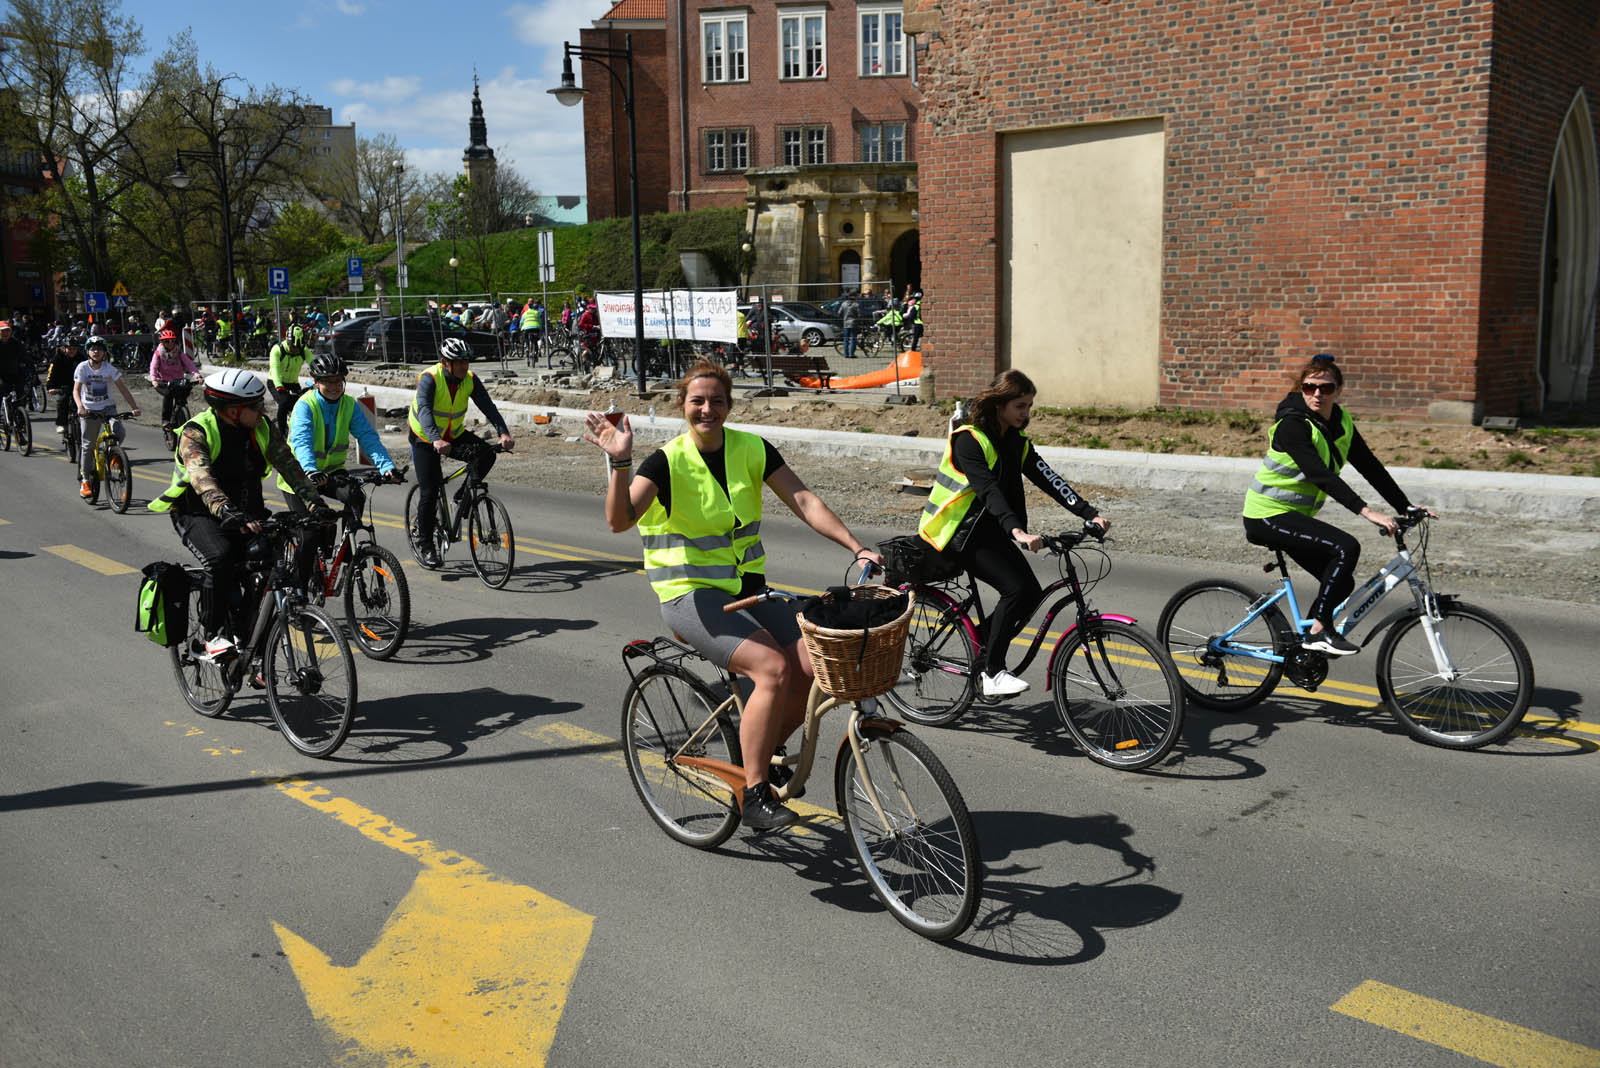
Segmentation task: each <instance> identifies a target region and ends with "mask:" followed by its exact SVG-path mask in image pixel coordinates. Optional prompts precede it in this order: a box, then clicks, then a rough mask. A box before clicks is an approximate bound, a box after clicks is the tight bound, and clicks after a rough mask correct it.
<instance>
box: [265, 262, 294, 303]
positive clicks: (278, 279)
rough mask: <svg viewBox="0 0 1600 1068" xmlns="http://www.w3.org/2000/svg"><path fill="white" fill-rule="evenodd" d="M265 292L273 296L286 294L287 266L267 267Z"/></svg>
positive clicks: (287, 281) (287, 289)
mask: <svg viewBox="0 0 1600 1068" xmlns="http://www.w3.org/2000/svg"><path fill="white" fill-rule="evenodd" d="M267 292H268V293H270V294H272V295H273V296H279V295H287V294H288V292H289V268H287V267H268V268H267Z"/></svg>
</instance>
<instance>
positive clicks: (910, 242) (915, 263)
mask: <svg viewBox="0 0 1600 1068" xmlns="http://www.w3.org/2000/svg"><path fill="white" fill-rule="evenodd" d="M889 277H890V278H891V279H892V280H893V282H894V294H895V296H897V297H903V296H905V292H906V287H907V286H910V287H911V288H912V289H921V288H922V238H921V236H919V234H918V232H917V231H916V230H907V231H906V232H905V233H903V234H901V235H900V236H899V237H898V238H896V239H895V242H894V247H893V248H892V249H890V250H889Z"/></svg>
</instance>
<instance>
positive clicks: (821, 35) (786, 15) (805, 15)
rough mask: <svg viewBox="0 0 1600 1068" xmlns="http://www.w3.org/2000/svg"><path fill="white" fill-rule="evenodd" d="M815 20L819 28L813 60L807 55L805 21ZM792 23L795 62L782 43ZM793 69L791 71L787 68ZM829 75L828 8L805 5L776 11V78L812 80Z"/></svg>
mask: <svg viewBox="0 0 1600 1068" xmlns="http://www.w3.org/2000/svg"><path fill="white" fill-rule="evenodd" d="M813 23H814V24H815V25H816V26H817V28H818V42H817V51H818V53H819V54H818V56H817V57H816V62H814V63H813V62H812V61H811V57H810V56H809V55H807V52H808V46H807V43H806V29H807V27H808V25H810V24H813ZM791 26H793V27H794V31H795V35H796V36H795V40H796V42H797V45H796V47H795V49H794V50H793V51H794V52H795V55H794V63H793V64H792V65H791V63H790V61H789V60H790V57H789V52H790V49H789V48H788V46H787V45H786V44H785V40H784V38H785V36H786V33H787V31H788V29H789V27H791ZM791 71H792V72H793V73H790V72H791ZM827 77H828V12H827V9H826V8H820V7H805V8H794V9H788V10H780V11H779V12H778V79H779V80H780V81H813V80H820V79H826V78H827Z"/></svg>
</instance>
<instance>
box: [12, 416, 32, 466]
mask: <svg viewBox="0 0 1600 1068" xmlns="http://www.w3.org/2000/svg"><path fill="white" fill-rule="evenodd" d="M12 435H13V436H14V437H15V438H16V439H17V451H18V452H20V453H22V455H24V456H32V455H33V421H32V420H31V419H29V418H28V412H27V409H25V408H24V407H23V406H22V405H20V404H19V405H17V406H16V424H15V426H14V427H13V430H12Z"/></svg>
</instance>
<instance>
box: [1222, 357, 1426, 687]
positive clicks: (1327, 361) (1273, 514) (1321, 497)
mask: <svg viewBox="0 0 1600 1068" xmlns="http://www.w3.org/2000/svg"><path fill="white" fill-rule="evenodd" d="M1343 391H1344V371H1343V370H1342V369H1340V367H1339V365H1338V364H1336V363H1335V362H1334V359H1333V356H1332V355H1331V354H1329V353H1325V352H1324V353H1319V354H1317V355H1316V356H1313V357H1311V359H1309V360H1307V361H1306V362H1305V363H1304V364H1302V365H1301V366H1300V367H1299V369H1298V370H1297V371H1296V372H1295V377H1294V388H1293V389H1292V390H1290V391H1289V394H1288V396H1286V397H1284V398H1283V400H1281V401H1279V402H1278V411H1277V414H1276V415H1275V416H1274V418H1273V423H1272V429H1271V430H1269V431H1268V432H1267V455H1266V459H1264V460H1262V461H1261V467H1260V468H1259V469H1257V471H1256V476H1255V480H1254V482H1252V483H1251V486H1250V489H1249V491H1248V492H1247V493H1246V494H1245V498H1244V536H1245V538H1246V540H1248V541H1249V542H1250V543H1251V544H1253V545H1264V546H1266V547H1267V548H1269V549H1282V550H1283V552H1284V554H1285V555H1286V556H1288V557H1289V559H1291V560H1293V561H1294V562H1295V563H1297V564H1299V565H1300V566H1301V567H1303V568H1305V569H1306V570H1307V571H1309V572H1310V573H1311V574H1312V575H1314V576H1316V579H1317V596H1316V598H1315V599H1313V600H1312V602H1311V610H1310V611H1309V612H1308V613H1307V615H1308V616H1309V617H1310V619H1311V621H1312V622H1311V630H1310V633H1309V634H1307V635H1306V637H1305V639H1304V640H1303V641H1302V642H1301V644H1302V646H1303V647H1304V648H1306V649H1309V650H1311V651H1313V652H1318V653H1323V654H1325V655H1327V656H1349V655H1350V654H1352V653H1359V652H1360V651H1361V647H1360V646H1359V645H1356V644H1355V643H1354V642H1351V641H1349V640H1347V639H1346V638H1345V637H1344V636H1343V635H1342V634H1339V633H1338V632H1337V631H1335V630H1334V626H1333V613H1334V609H1336V608H1338V607H1339V605H1340V604H1342V603H1343V602H1344V599H1345V598H1346V597H1349V596H1350V591H1351V590H1353V589H1355V575H1356V563H1357V562H1358V561H1359V560H1360V559H1361V545H1360V543H1359V542H1357V541H1356V537H1355V535H1354V534H1351V533H1349V532H1347V531H1343V530H1340V529H1339V528H1338V527H1335V526H1333V525H1332V524H1330V523H1326V522H1323V521H1322V520H1320V519H1318V518H1316V515H1317V512H1318V511H1320V510H1321V509H1322V505H1323V503H1324V502H1325V501H1327V499H1328V498H1329V497H1332V498H1333V499H1334V500H1336V501H1338V502H1339V503H1340V504H1342V505H1344V506H1345V507H1346V508H1348V509H1349V510H1350V511H1352V512H1354V513H1355V514H1356V515H1359V516H1360V517H1361V518H1362V519H1365V520H1366V521H1367V522H1369V523H1371V524H1372V525H1373V526H1375V527H1377V528H1378V529H1380V530H1382V531H1383V532H1384V533H1385V534H1393V533H1394V532H1395V526H1396V524H1395V518H1394V516H1392V515H1389V514H1388V513H1387V512H1380V511H1377V510H1376V509H1374V508H1369V507H1368V506H1367V502H1366V501H1364V500H1362V498H1361V495H1360V494H1359V493H1357V492H1356V491H1355V490H1353V489H1351V488H1350V486H1349V485H1348V484H1347V483H1346V482H1345V481H1344V480H1343V479H1342V478H1340V477H1339V473H1340V471H1342V470H1343V469H1344V466H1345V464H1347V463H1348V464H1350V465H1352V466H1353V467H1354V468H1355V469H1356V470H1357V471H1359V472H1360V473H1361V477H1362V478H1365V479H1366V480H1367V482H1368V483H1369V484H1371V486H1372V488H1373V489H1375V490H1377V491H1378V492H1379V493H1380V494H1381V495H1382V496H1383V499H1384V500H1385V501H1388V502H1389V504H1390V505H1391V506H1392V507H1393V508H1394V509H1395V510H1396V511H1398V512H1405V511H1407V510H1408V509H1410V508H1411V502H1410V501H1409V500H1407V499H1406V495H1405V492H1404V491H1402V490H1401V489H1400V487H1399V485H1398V484H1397V483H1396V482H1395V480H1394V478H1393V477H1392V476H1391V475H1390V474H1389V472H1388V470H1387V469H1386V468H1385V467H1384V466H1383V464H1382V462H1380V461H1379V460H1378V458H1377V457H1376V456H1374V455H1373V454H1372V450H1371V449H1369V448H1368V447H1367V443H1366V441H1365V440H1363V439H1362V437H1361V432H1360V431H1359V430H1357V429H1356V424H1355V419H1354V418H1352V417H1351V415H1350V413H1349V412H1348V411H1346V410H1345V409H1344V408H1341V407H1340V406H1339V397H1340V395H1341V394H1342V393H1343ZM1428 514H1429V515H1434V513H1432V512H1429V513H1428ZM1435 518H1437V516H1435Z"/></svg>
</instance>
